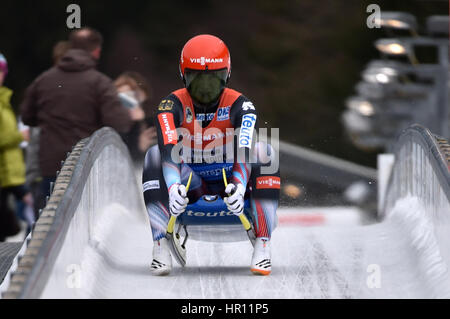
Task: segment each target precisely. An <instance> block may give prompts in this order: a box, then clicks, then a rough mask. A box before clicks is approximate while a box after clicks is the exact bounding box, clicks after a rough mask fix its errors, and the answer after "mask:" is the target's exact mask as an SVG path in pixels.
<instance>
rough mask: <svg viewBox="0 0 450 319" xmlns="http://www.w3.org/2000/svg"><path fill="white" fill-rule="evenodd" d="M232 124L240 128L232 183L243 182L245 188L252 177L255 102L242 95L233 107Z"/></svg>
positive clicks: (255, 121)
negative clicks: (251, 160) (251, 158)
mask: <svg viewBox="0 0 450 319" xmlns="http://www.w3.org/2000/svg"><path fill="white" fill-rule="evenodd" d="M230 119H231V124H232V125H233V127H234V128H235V129H236V128H237V129H238V137H237V141H236V143H235V146H234V148H235V154H236V155H237V156H235V159H234V165H233V177H232V183H233V184H235V185H237V184H242V186H244V189H245V188H246V187H247V183H248V181H249V178H250V172H251V162H250V155H251V154H252V152H253V148H254V143H253V142H254V141H253V134H254V132H255V129H256V127H257V126H256V124H257V112H256V109H255V107H254V106H253V103H252V102H251V101H250V100H249V99H247V98H246V97H245V96H243V95H241V96H240V97H239V98H238V99H237V100H236V101H235V102H234V103H233V106H232V107H231V112H230Z"/></svg>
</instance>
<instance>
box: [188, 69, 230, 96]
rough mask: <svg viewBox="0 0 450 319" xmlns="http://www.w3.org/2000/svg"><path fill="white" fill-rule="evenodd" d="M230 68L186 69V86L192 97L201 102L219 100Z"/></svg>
mask: <svg viewBox="0 0 450 319" xmlns="http://www.w3.org/2000/svg"><path fill="white" fill-rule="evenodd" d="M227 76H228V70H227V69H226V68H225V69H221V70H206V71H204V70H191V69H186V71H185V74H184V77H185V80H186V88H187V89H188V91H189V94H190V95H191V97H192V98H193V99H194V100H195V101H197V102H200V103H201V104H209V103H212V102H214V101H216V100H217V98H218V97H219V96H220V94H221V93H222V90H223V89H224V87H225V84H226V82H227Z"/></svg>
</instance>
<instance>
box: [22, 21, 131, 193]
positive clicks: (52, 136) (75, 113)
mask: <svg viewBox="0 0 450 319" xmlns="http://www.w3.org/2000/svg"><path fill="white" fill-rule="evenodd" d="M102 41H103V40H102V36H101V34H100V33H99V32H98V31H96V30H94V29H91V28H82V29H77V30H75V31H72V33H71V34H70V36H69V42H70V49H69V50H67V52H66V53H65V54H64V56H63V57H62V58H61V59H60V60H59V62H57V64H56V65H55V66H53V67H52V68H50V69H49V70H47V71H46V72H44V73H43V74H41V75H40V76H39V77H38V78H37V79H36V80H34V82H33V83H32V84H31V85H30V86H29V87H28V89H27V91H26V94H25V98H24V100H23V102H22V105H21V116H22V121H23V123H25V124H26V125H29V126H39V127H40V129H41V133H40V143H39V149H40V150H39V165H40V170H41V174H42V177H43V180H42V188H43V190H44V191H45V193H44V194H45V195H44V196H46V195H48V193H49V191H48V190H49V185H50V183H51V182H54V181H55V179H56V172H57V171H58V170H60V169H61V161H62V160H64V159H65V158H66V154H67V152H70V151H71V150H72V146H74V145H75V144H76V143H77V142H78V141H80V140H81V139H83V138H86V137H88V136H90V135H92V134H93V133H94V132H95V131H96V130H98V129H100V128H101V127H104V126H110V127H112V128H114V129H115V130H117V131H118V132H123V133H124V132H127V131H128V130H129V129H130V127H131V125H132V120H133V118H134V117H135V116H136V115H135V114H133V110H127V109H125V108H124V107H122V105H121V102H120V100H119V98H118V96H117V91H116V89H115V87H114V85H113V83H112V80H111V79H110V78H109V77H107V76H106V75H104V74H102V73H100V72H99V71H97V70H96V69H95V67H96V64H97V60H98V59H99V58H100V53H101V46H102Z"/></svg>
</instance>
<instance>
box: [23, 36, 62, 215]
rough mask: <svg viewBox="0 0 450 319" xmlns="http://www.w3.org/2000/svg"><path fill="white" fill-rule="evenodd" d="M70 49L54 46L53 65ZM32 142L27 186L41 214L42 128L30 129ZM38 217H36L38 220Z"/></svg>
mask: <svg viewBox="0 0 450 319" xmlns="http://www.w3.org/2000/svg"><path fill="white" fill-rule="evenodd" d="M69 49H70V43H69V41H59V42H57V43H56V44H55V45H54V46H53V50H52V60H53V65H54V66H57V65H58V63H59V61H60V60H61V58H62V57H63V56H64V55H65V54H66V52H67V51H68V50H69ZM29 132H30V133H29V134H30V140H29V142H28V145H27V147H26V154H25V166H26V185H27V186H28V188H29V189H30V191H31V194H32V195H33V199H34V212H35V213H36V214H38V213H39V209H40V208H42V207H44V206H45V197H44V194H43V192H42V190H41V183H42V176H41V171H40V169H39V135H40V128H39V127H37V126H35V127H31V128H29ZM37 217H38V216H37V215H36V218H37Z"/></svg>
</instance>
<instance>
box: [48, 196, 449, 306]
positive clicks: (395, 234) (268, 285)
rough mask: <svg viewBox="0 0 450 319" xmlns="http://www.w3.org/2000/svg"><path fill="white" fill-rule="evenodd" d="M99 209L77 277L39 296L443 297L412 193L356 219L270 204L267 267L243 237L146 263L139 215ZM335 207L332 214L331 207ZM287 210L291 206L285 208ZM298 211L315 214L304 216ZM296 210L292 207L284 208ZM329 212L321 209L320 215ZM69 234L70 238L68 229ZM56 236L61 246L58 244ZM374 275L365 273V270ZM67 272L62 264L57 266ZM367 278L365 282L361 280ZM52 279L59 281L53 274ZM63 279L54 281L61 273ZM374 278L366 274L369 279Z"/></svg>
mask: <svg viewBox="0 0 450 319" xmlns="http://www.w3.org/2000/svg"><path fill="white" fill-rule="evenodd" d="M106 210H107V211H108V213H107V214H101V216H102V218H100V219H98V220H97V222H96V226H95V229H94V230H91V233H92V234H93V237H92V238H91V240H90V244H89V245H88V247H85V248H84V253H83V258H82V263H81V272H80V274H78V275H81V277H80V278H81V279H80V285H79V287H78V288H70V289H69V288H67V286H66V287H62V286H61V285H60V286H55V285H53V284H51V283H50V284H49V285H48V286H47V288H46V290H45V291H44V294H43V296H42V297H44V298H61V297H68V296H70V297H78V298H183V299H186V298H227V299H228V298H421V297H449V296H450V292H449V289H450V285H449V277H448V273H447V269H446V266H445V263H443V262H442V259H441V256H440V255H439V250H438V249H437V246H436V242H435V239H434V236H433V229H431V228H430V227H432V226H430V225H431V224H429V223H427V220H426V215H425V214H423V212H421V208H420V205H419V203H418V202H417V201H416V199H415V198H407V199H404V200H402V201H399V202H398V204H397V206H396V207H395V209H394V212H392V213H391V214H390V217H388V218H387V219H386V220H385V221H383V222H382V223H378V224H372V225H361V223H360V221H359V220H358V217H357V216H359V215H358V214H357V212H356V211H355V210H353V209H349V210H347V211H345V210H344V211H342V209H338V208H337V209H326V208H321V209H307V210H304V211H297V212H294V211H293V210H292V209H291V210H280V212H279V220H280V222H279V225H278V228H277V229H276V230H275V232H274V234H273V238H272V241H271V242H272V262H273V272H272V274H271V275H270V276H268V277H259V276H254V275H252V274H251V272H250V270H249V265H250V259H251V255H252V247H251V244H250V243H249V242H234V243H211V242H199V241H194V240H190V241H188V244H187V251H188V261H187V266H186V267H185V268H181V267H180V266H179V265H178V264H176V262H175V261H174V269H173V271H172V273H171V274H170V275H169V276H167V277H155V276H152V275H151V273H150V267H149V265H150V262H151V259H152V256H151V251H152V238H151V231H150V227H149V225H148V224H147V222H146V221H144V219H143V218H142V215H140V214H136V213H132V212H130V211H128V210H126V209H125V208H123V207H121V206H119V205H116V204H114V205H112V206H110V207H107V208H106ZM336 213H339V216H342V217H343V219H339V218H337V217H336V216H337V215H336ZM295 214H296V215H295ZM305 215H308V216H309V217H311V216H313V215H315V216H316V217H317V215H322V216H323V217H322V218H316V217H313V218H312V219H311V218H306V220H308V221H311V220H314V221H316V222H317V221H318V220H321V222H319V223H318V224H317V225H316V226H309V227H307V226H304V225H305V224H302V223H303V221H304V220H305V219H303V218H302V217H298V216H305ZM292 216H297V217H292ZM328 217H330V218H328ZM68 240H70V239H68ZM68 248H69V247H67V246H66V245H64V247H63V250H64V249H68ZM374 270H375V271H377V270H379V272H377V273H376V274H375V276H378V277H376V278H378V279H379V280H378V282H377V280H376V279H375V281H372V285H370V282H371V280H370V279H373V278H374V277H373V276H374V273H372V272H373V271H374ZM66 274H67V276H69V275H70V274H69V273H68V272H67V270H66ZM368 281H369V284H368ZM60 282H61V281H60ZM63 282H64V281H63ZM373 283H375V284H373Z"/></svg>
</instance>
